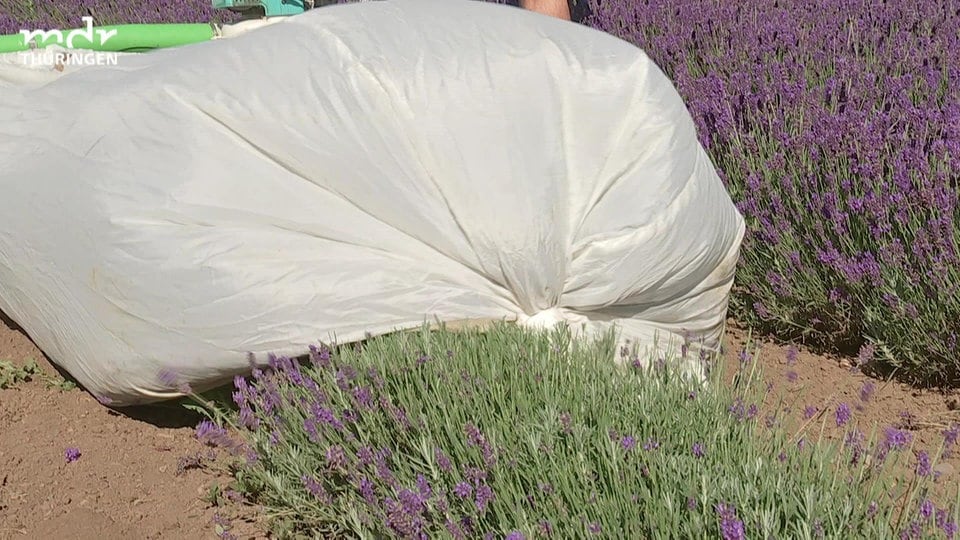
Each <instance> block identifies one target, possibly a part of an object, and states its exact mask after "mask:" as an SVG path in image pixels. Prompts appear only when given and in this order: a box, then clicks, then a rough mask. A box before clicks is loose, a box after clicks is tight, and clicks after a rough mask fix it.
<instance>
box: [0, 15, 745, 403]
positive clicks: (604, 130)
mask: <svg viewBox="0 0 960 540" xmlns="http://www.w3.org/2000/svg"><path fill="white" fill-rule="evenodd" d="M4 69H5V70H6V71H4V73H6V76H5V77H0V310H2V311H4V312H5V313H7V315H8V316H9V317H11V318H12V319H13V320H14V321H16V322H17V323H18V324H19V325H21V326H22V327H23V328H24V329H25V331H26V332H27V333H28V334H29V335H30V336H31V337H32V338H33V340H34V341H35V342H36V343H37V344H38V345H39V347H40V348H41V349H42V350H43V351H44V352H45V353H46V354H47V355H48V356H49V357H50V359H51V360H53V361H54V362H56V363H57V364H59V365H60V366H62V367H63V368H65V369H66V370H67V371H68V372H69V373H71V374H72V375H73V376H74V377H75V378H76V379H77V380H78V381H79V382H80V383H81V384H83V385H84V386H85V387H86V388H87V389H88V390H89V391H91V392H92V393H94V394H96V395H98V396H104V397H106V398H109V399H111V400H112V401H113V402H114V403H115V404H116V405H131V404H136V403H144V402H150V401H155V400H159V399H165V398H170V397H175V396H178V395H180V394H179V393H178V390H177V388H176V386H177V383H180V384H182V383H189V384H191V385H192V386H193V387H194V388H206V387H209V386H211V385H213V384H216V383H222V382H225V381H227V380H229V379H230V378H231V377H233V376H234V375H235V374H240V373H243V372H245V371H247V370H248V369H249V366H248V359H247V358H248V353H251V352H252V353H254V354H257V355H259V358H261V359H263V358H264V357H265V355H266V353H268V352H274V353H277V354H285V355H299V354H303V353H305V352H306V351H307V348H308V346H309V345H311V344H317V343H319V341H318V340H323V341H336V342H337V343H345V342H350V341H354V340H358V339H363V338H364V337H365V336H366V335H367V334H370V335H379V334H383V333H387V332H390V331H393V330H397V329H403V328H411V327H417V326H420V325H421V324H423V323H424V321H425V320H428V321H433V320H436V319H439V320H441V321H451V320H463V319H506V320H511V321H517V322H518V323H520V324H525V325H535V326H536V325H547V326H548V325H550V324H554V323H564V322H566V323H569V324H573V325H574V329H575V330H578V331H580V330H585V331H586V332H587V333H588V334H590V333H592V332H596V331H605V330H606V329H609V328H611V325H613V328H616V329H617V330H618V331H619V332H620V335H621V338H622V339H624V340H626V339H631V340H637V339H639V340H640V343H641V344H643V343H651V340H652V338H653V336H654V334H655V333H658V334H659V335H660V336H668V337H671V336H679V335H681V334H684V333H686V334H687V336H688V338H689V339H691V340H693V341H698V340H700V341H702V342H703V343H704V345H705V346H707V347H716V346H717V343H718V339H719V338H720V336H721V332H722V328H723V322H724V318H725V313H726V309H727V300H728V295H729V292H730V287H731V283H732V279H733V275H734V269H735V266H736V260H737V256H738V250H739V246H740V241H741V238H742V235H743V231H744V224H743V220H742V218H741V216H740V214H739V213H738V212H737V210H736V208H735V207H734V205H733V204H732V203H731V200H730V198H729V196H728V194H727V193H726V191H725V189H724V186H723V185H722V183H721V181H720V180H719V178H718V177H717V174H716V172H715V170H714V168H713V166H712V164H711V162H710V160H709V158H708V157H707V155H706V154H705V153H704V151H703V149H702V148H701V147H700V145H699V144H698V142H697V138H696V134H695V131H694V129H695V128H694V124H693V122H692V120H691V118H690V116H689V114H688V112H687V110H686V108H685V106H684V103H683V101H682V100H681V98H680V96H679V95H678V94H677V92H676V91H675V89H674V87H673V86H672V84H671V82H670V81H669V80H668V79H667V78H666V77H665V76H664V75H663V73H661V71H660V70H659V69H658V68H657V66H656V65H654V64H653V63H652V62H651V61H650V60H649V59H648V57H647V56H646V55H645V54H644V53H643V52H642V51H641V50H639V49H637V48H635V47H633V46H632V45H629V44H627V43H626V42H623V41H621V40H618V39H616V38H614V37H612V36H610V35H606V34H603V33H601V32H598V31H594V30H591V29H589V28H586V27H584V26H581V25H578V24H574V23H570V22H566V21H561V20H557V19H553V18H550V17H546V16H541V15H539V14H536V13H532V12H527V11H524V10H521V9H517V8H512V7H509V6H503V5H496V4H490V3H482V2H474V1H471V0H442V1H439V0H387V1H381V2H363V3H356V4H348V5H339V6H331V7H325V8H321V9H316V10H312V11H309V12H307V13H306V14H304V15H301V16H296V17H293V18H289V19H286V20H283V21H281V22H276V23H274V24H270V25H267V26H263V27H260V28H256V29H253V30H250V31H248V32H244V33H241V34H239V35H235V36H233V37H230V38H229V39H227V38H224V39H218V40H214V41H210V42H206V43H200V44H196V45H190V46H186V47H182V48H178V49H167V50H162V51H157V52H153V53H149V54H138V55H125V56H122V57H121V58H120V61H119V62H118V63H117V65H100V66H85V67H82V68H79V69H67V70H64V71H62V72H57V73H56V74H52V75H51V74H50V73H47V74H46V75H43V76H42V77H41V78H37V77H33V78H31V77H21V78H20V79H18V78H17V77H14V76H11V73H12V72H11V71H10V69H11V68H10V66H9V65H8V66H6V67H5V68H4ZM41 79H42V80H41ZM660 343H661V344H663V343H666V341H663V340H662V337H661V342H660ZM170 374H175V376H176V381H171V379H170V376H169V375H170Z"/></svg>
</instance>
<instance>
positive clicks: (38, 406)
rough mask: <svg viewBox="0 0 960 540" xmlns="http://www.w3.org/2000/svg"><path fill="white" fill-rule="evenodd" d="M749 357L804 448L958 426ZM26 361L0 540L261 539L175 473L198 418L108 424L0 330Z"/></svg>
mask: <svg viewBox="0 0 960 540" xmlns="http://www.w3.org/2000/svg"><path fill="white" fill-rule="evenodd" d="M746 337H747V335H746V332H744V331H743V330H742V329H738V328H736V327H733V328H732V329H731V331H730V332H729V338H728V344H727V353H726V355H725V358H726V360H727V362H728V364H729V365H730V366H736V364H737V362H738V360H737V353H738V351H739V350H740V347H741V345H742V344H743V343H744V341H745V340H746ZM758 345H759V347H760V349H759V353H758V354H757V355H756V361H757V362H759V365H761V366H762V368H763V371H764V374H765V380H766V381H768V382H770V383H772V384H773V391H772V392H770V393H768V395H769V396H775V395H779V394H780V393H781V391H782V394H783V395H785V396H786V397H787V398H788V401H789V400H796V402H795V404H793V405H792V406H790V407H789V409H790V411H788V413H787V416H786V418H787V423H788V425H790V426H791V427H796V426H797V425H798V421H797V419H798V418H799V415H800V414H801V411H802V410H803V408H804V407H805V406H806V405H814V406H817V407H819V408H820V409H821V410H826V413H825V414H824V416H823V417H822V418H821V419H814V421H813V423H812V424H809V425H808V426H807V430H808V431H809V432H810V433H811V434H812V435H811V437H810V438H811V439H815V438H816V434H817V433H819V431H820V427H819V426H820V423H821V422H822V423H824V424H825V425H826V426H827V429H826V431H825V433H827V434H828V435H829V436H834V437H835V436H836V435H837V433H838V430H837V429H836V428H835V422H834V420H833V416H832V415H833V410H834V408H833V407H834V405H833V404H834V403H836V402H838V400H840V401H845V402H847V403H848V404H849V405H850V407H851V410H852V411H853V421H854V422H857V423H859V425H860V427H861V429H863V430H865V431H869V429H870V426H871V425H874V424H876V425H879V426H881V427H882V426H884V425H889V424H894V425H896V424H898V423H899V422H900V421H901V416H900V414H901V412H903V411H908V412H910V413H912V414H913V415H914V421H913V423H914V429H915V431H913V433H914V435H915V437H916V440H917V445H918V446H917V447H918V448H921V447H925V448H928V449H929V450H931V451H932V452H935V451H936V449H937V448H938V445H940V444H941V441H942V431H943V430H944V429H945V428H946V427H947V426H948V425H949V422H960V411H957V410H956V408H957V407H956V404H957V399H958V397H960V393H958V392H952V393H937V392H921V391H917V390H914V389H911V388H909V387H906V386H903V385H901V384H897V383H887V382H883V381H873V382H874V384H875V385H876V390H875V392H874V394H873V397H872V398H871V399H870V400H869V401H868V402H861V400H860V397H859V392H860V388H861V386H862V385H863V383H864V382H866V381H868V380H871V379H869V378H868V377H866V376H865V375H863V374H861V373H859V372H856V371H854V370H851V369H850V368H849V367H844V364H845V361H843V360H842V359H837V358H831V357H826V356H818V355H815V354H811V353H809V352H806V351H804V350H802V349H801V350H800V352H799V354H798V356H797V361H796V364H795V365H793V366H789V365H787V361H786V357H787V347H786V346H783V345H777V344H774V343H771V342H761V343H758ZM31 358H32V359H35V360H37V362H38V364H39V365H40V367H41V369H42V370H43V372H44V376H38V377H35V378H34V380H31V381H29V382H21V383H17V384H14V385H13V386H12V388H8V389H6V390H0V540H6V539H11V540H13V539H16V540H20V539H38V540H41V539H43V540H45V539H62V540H68V539H78V540H88V539H90V540H100V539H103V540H112V539H129V538H138V539H139V538H143V539H167V538H170V539H177V540H179V539H185V540H186V539H207V538H211V539H213V538H218V536H220V534H218V533H219V532H221V531H222V530H223V529H222V525H223V524H226V523H228V521H227V520H229V525H228V527H229V534H232V535H234V536H235V537H236V538H264V537H266V535H265V534H264V533H263V532H262V531H263V530H264V528H263V523H262V521H260V520H258V519H256V517H255V516H256V511H255V509H253V508H251V507H249V506H247V507H244V506H243V505H242V504H240V505H237V504H228V505H225V506H222V507H217V506H215V505H213V504H211V503H209V502H207V497H206V495H207V494H209V493H210V490H211V486H213V485H225V484H226V482H227V477H226V475H225V474H222V473H217V472H216V471H215V470H212V469H211V468H209V467H200V468H188V469H186V470H179V469H181V468H182V465H183V464H184V462H183V459H184V458H185V457H186V456H191V455H194V456H195V455H197V453H198V452H203V451H204V449H203V448H202V447H201V445H200V444H199V443H198V442H197V441H196V440H195V439H194V438H193V426H195V425H196V422H197V421H198V418H197V417H196V416H192V415H190V414H187V413H186V412H185V411H183V409H180V408H177V407H174V406H170V405H167V406H154V407H143V408H137V409H130V410H127V409H124V410H123V411H122V412H116V411H113V410H111V409H109V408H107V407H104V406H102V405H100V404H99V403H98V402H97V401H96V400H95V399H93V398H92V397H91V396H90V395H89V394H87V393H86V392H84V391H82V390H80V389H66V390H65V389H63V388H62V387H58V386H57V385H53V386H52V387H51V385H50V384H48V383H49V382H51V381H53V382H55V381H58V380H62V379H60V378H59V377H60V376H59V375H58V372H57V370H56V368H54V367H53V366H52V365H51V364H50V363H49V362H48V361H47V360H46V359H45V357H44V356H43V354H42V353H41V352H40V351H39V350H37V348H36V347H35V346H34V345H33V344H32V342H31V341H30V340H29V339H28V338H27V337H26V336H25V335H24V334H23V333H22V332H21V331H19V330H17V329H16V328H15V327H14V325H13V324H12V323H10V322H9V321H6V322H2V321H0V361H3V360H8V361H11V362H12V363H13V364H14V365H18V366H23V365H25V364H26V363H27V362H28V360H29V359H31ZM789 371H795V372H796V374H797V375H796V380H795V381H794V382H790V381H788V380H787V372H789ZM772 404H773V402H772V401H771V402H770V403H768V404H767V406H766V409H767V410H769V408H770V407H771V406H776V405H775V404H773V405H772ZM858 405H860V406H862V407H861V408H862V410H860V409H858V408H857V406H858ZM811 426H813V427H811ZM68 447H76V448H78V449H79V450H80V452H81V456H80V458H79V459H78V460H76V461H74V462H72V463H67V461H66V459H65V456H64V451H65V449H66V448H68ZM955 454H960V452H956V453H955ZM958 469H960V455H955V456H954V457H952V458H950V460H947V461H946V462H945V465H941V472H942V476H941V479H940V485H941V486H943V487H944V488H946V487H948V486H950V485H957V484H958V479H960V476H958V473H957V472H956V471H957V470H958ZM944 491H945V492H946V491H948V490H946V489H945V490H944ZM218 523H219V524H221V527H220V528H219V530H218ZM224 537H227V536H226V535H225V536H224Z"/></svg>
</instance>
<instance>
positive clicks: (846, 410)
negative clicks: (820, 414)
mask: <svg viewBox="0 0 960 540" xmlns="http://www.w3.org/2000/svg"><path fill="white" fill-rule="evenodd" d="M836 417H837V427H841V426H844V425H846V423H847V422H849V421H850V407H849V406H848V405H847V404H846V403H841V404H840V405H838V406H837V412H836Z"/></svg>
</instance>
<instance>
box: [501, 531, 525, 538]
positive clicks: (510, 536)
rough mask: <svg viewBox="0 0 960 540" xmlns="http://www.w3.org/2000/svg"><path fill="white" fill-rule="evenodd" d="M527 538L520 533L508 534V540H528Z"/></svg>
mask: <svg viewBox="0 0 960 540" xmlns="http://www.w3.org/2000/svg"><path fill="white" fill-rule="evenodd" d="M526 538H527V537H526V536H524V535H523V533H522V532H520V531H510V533H508V534H507V537H506V540H526Z"/></svg>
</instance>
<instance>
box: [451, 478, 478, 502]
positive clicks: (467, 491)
mask: <svg viewBox="0 0 960 540" xmlns="http://www.w3.org/2000/svg"><path fill="white" fill-rule="evenodd" d="M453 493H454V494H455V495H456V496H457V497H460V498H461V499H466V498H469V497H470V496H471V495H472V494H473V487H472V486H470V483H469V482H457V484H456V485H454V486H453Z"/></svg>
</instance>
